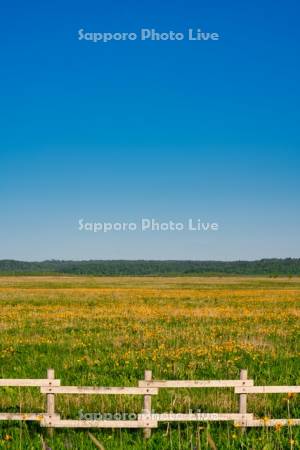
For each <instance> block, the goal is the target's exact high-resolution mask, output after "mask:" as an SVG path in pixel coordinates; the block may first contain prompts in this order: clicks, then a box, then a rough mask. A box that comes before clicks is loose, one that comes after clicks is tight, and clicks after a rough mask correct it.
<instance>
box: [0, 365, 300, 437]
mask: <svg viewBox="0 0 300 450" xmlns="http://www.w3.org/2000/svg"><path fill="white" fill-rule="evenodd" d="M1 387H39V388H40V392H41V393H42V394H45V396H46V411H45V412H44V413H0V420H23V421H38V422H39V423H40V425H41V426H42V427H47V428H50V429H54V428H143V429H144V436H145V437H146V438H148V437H149V436H150V435H151V429H152V428H156V427H157V426H158V424H159V423H160V422H179V421H180V422H190V421H194V422H212V421H233V422H234V424H235V425H236V426H238V427H241V428H242V429H243V430H245V429H246V428H247V427H259V426H264V427H272V426H276V425H281V426H284V425H300V419H296V418H295V419H293V418H290V417H288V418H285V419H271V418H270V419H266V418H265V419H259V418H255V417H254V415H253V413H249V412H248V410H247V397H248V395H251V394H296V393H300V386H254V382H253V380H251V379H248V376H247V370H241V372H240V379H238V380H186V381H182V380H165V381H163V380H154V379H152V372H151V371H150V370H146V371H145V378H144V380H142V381H139V383H138V386H137V387H91V386H90V387H84V386H61V382H60V380H59V379H55V376H54V370H53V369H48V373H47V378H45V379H0V389H1ZM180 388H198V389H204V388H233V389H234V393H235V394H237V395H238V396H239V411H238V412H229V413H191V412H190V413H186V414H185V413H162V414H156V413H153V412H152V396H155V395H157V394H158V392H159V390H160V389H180ZM60 394H65V395H82V394H84V395H141V396H143V399H144V408H143V411H142V412H141V413H140V414H138V415H137V419H136V420H85V419H78V420H73V419H62V418H61V417H60V414H58V413H56V410H55V397H56V396H57V395H60Z"/></svg>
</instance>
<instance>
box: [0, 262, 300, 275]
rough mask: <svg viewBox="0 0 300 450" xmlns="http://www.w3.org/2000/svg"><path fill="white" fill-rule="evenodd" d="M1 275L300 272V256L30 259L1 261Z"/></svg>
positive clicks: (275, 273) (298, 273)
mask: <svg viewBox="0 0 300 450" xmlns="http://www.w3.org/2000/svg"><path fill="white" fill-rule="evenodd" d="M0 274H3V275H7V274H12V275H18V274H20V275H30V274H33V275H35V274H36V275H39V274H40V275H43V274H71V275H72V274H73V275H157V276H158V275H164V276H176V275H177V276H180V275H195V276H196V275H267V276H279V275H288V276H290V275H300V258H297V259H293V258H286V259H261V260H258V261H230V262H227V261H226V262H224V261H173V260H171V261H147V260H136V261H132V260H111V261H109V260H90V261H57V260H49V261H42V262H26V261H15V260H0Z"/></svg>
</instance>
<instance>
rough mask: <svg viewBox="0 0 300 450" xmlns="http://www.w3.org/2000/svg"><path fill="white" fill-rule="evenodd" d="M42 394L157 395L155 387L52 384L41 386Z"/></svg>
mask: <svg viewBox="0 0 300 450" xmlns="http://www.w3.org/2000/svg"><path fill="white" fill-rule="evenodd" d="M41 393H42V394H102V395H109V394H110V395H157V394H158V389H157V388H141V387H93V386H89V387H87V386H53V387H47V386H43V387H41Z"/></svg>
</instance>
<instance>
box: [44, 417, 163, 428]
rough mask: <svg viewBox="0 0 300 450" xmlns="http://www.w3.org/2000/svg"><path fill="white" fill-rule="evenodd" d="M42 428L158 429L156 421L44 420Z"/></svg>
mask: <svg viewBox="0 0 300 450" xmlns="http://www.w3.org/2000/svg"><path fill="white" fill-rule="evenodd" d="M41 426H43V427H51V428H145V427H147V428H157V421H155V420H72V419H66V420H65V419H63V420H55V419H54V420H43V421H41Z"/></svg>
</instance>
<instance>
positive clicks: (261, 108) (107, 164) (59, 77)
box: [0, 0, 300, 260]
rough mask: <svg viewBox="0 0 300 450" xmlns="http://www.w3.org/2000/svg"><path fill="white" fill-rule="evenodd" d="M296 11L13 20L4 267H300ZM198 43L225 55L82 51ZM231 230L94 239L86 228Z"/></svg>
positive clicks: (35, 11)
mask: <svg viewBox="0 0 300 450" xmlns="http://www.w3.org/2000/svg"><path fill="white" fill-rule="evenodd" d="M299 10H300V7H299V5H298V4H297V2H296V1H291V0H288V1H285V2H276V4H274V3H273V2H271V1H253V2H251V3H250V2H249V3H241V2H238V1H228V2H222V1H215V2H214V3H213V4H212V2H210V1H208V0H207V1H202V2H199V1H185V2H183V1H181V2H179V1H172V2H169V1H167V2H163V3H162V2H158V1H151V2H141V1H139V2H138V1H128V2H126V3H125V2H121V1H115V2H109V3H108V2H101V1H87V2H77V1H75V2H74V1H73V2H68V1H60V2H58V1H52V2H48V3H45V2H33V1H29V2H26V3H23V2H20V1H17V2H14V3H13V4H8V3H7V4H6V5H5V6H2V16H3V17H4V21H3V23H2V34H3V38H2V39H1V44H0V45H1V66H2V67H1V72H0V81H1V104H0V111H1V140H0V201H1V225H0V258H1V259H3V258H15V259H24V260H41V259H46V258H61V259H71V258H74V259H87V258H99V259H101V258H112V259H114V258H130V259H134V258H144V259H148V258H149V259H150V258H151V259H223V260H230V259H254V258H263V257H288V256H290V257H299V256H300V255H299V253H300V252H299V250H300V242H299V224H300V212H299V207H298V205H299V169H300V152H299V100H300V98H299V97H300V95H299V75H300V74H299V69H300V66H299V64H300V63H299V58H298V55H299V47H300V39H299V27H298V17H299V12H300V11H299ZM81 28H84V29H85V30H86V31H92V32H104V31H105V32H119V31H121V32H137V33H138V32H139V30H140V29H141V28H155V29H156V30H157V31H161V32H163V31H169V30H175V31H178V32H184V33H186V30H187V29H188V28H195V29H196V28H201V29H202V30H204V31H208V32H218V33H219V34H220V36H221V39H220V40H219V41H217V42H190V41H188V40H184V41H182V42H176V41H175V42H174V41H173V42H161V41H160V42H141V41H139V40H137V41H133V42H110V43H107V44H103V43H97V44H94V43H91V42H87V41H79V40H78V38H77V34H78V30H79V29H81ZM141 217H153V218H156V219H157V220H161V221H168V220H176V221H183V222H184V221H186V220H187V219H188V218H190V217H191V218H194V219H196V218H200V219H202V220H203V221H208V222H211V221H214V222H218V223H219V226H220V229H219V231H218V232H209V233H203V232H199V233H193V232H188V231H184V232H180V233H178V232H177V233H176V232H175V233H151V232H149V233H140V232H136V233H116V232H115V233H106V234H105V235H104V234H103V233H96V234H93V233H88V232H80V231H79V230H78V220H79V219H80V218H84V220H85V221H91V222H98V221H100V222H102V221H126V222H128V221H137V222H138V221H139V220H140V218H141Z"/></svg>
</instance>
